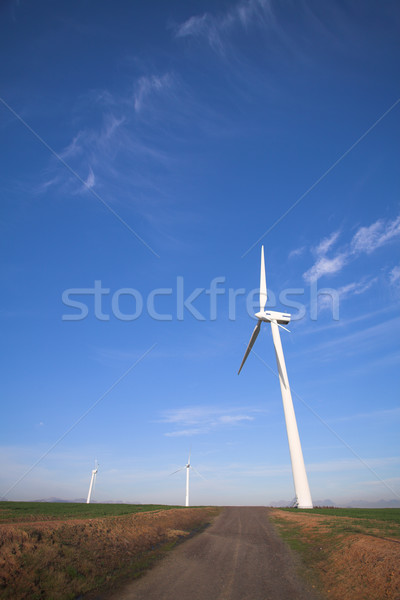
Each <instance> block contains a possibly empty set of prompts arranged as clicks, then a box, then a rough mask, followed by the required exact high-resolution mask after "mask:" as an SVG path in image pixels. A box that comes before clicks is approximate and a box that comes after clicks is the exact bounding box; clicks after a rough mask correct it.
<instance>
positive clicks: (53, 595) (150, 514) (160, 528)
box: [0, 502, 218, 600]
mask: <svg viewBox="0 0 400 600" xmlns="http://www.w3.org/2000/svg"><path fill="white" fill-rule="evenodd" d="M217 512H218V509H213V508H181V507H179V508H174V507H171V506H168V507H165V506H160V505H133V504H131V505H129V504H125V505H121V504H89V505H86V504H70V503H42V502H37V503H34V502H2V503H1V505H0V514H1V515H2V517H1V522H0V597H1V598H2V599H4V600H75V599H76V598H78V597H79V598H81V599H83V598H86V597H87V594H89V597H91V596H90V594H91V593H94V592H96V595H97V592H99V591H100V592H103V591H106V590H107V589H110V588H112V589H114V590H115V587H116V586H118V585H120V584H121V582H122V581H123V580H124V579H129V580H131V579H132V578H135V577H138V576H139V575H141V574H142V573H143V572H145V571H146V570H147V569H148V568H149V567H150V566H151V565H152V564H153V563H154V562H155V561H156V560H158V559H159V558H160V557H161V556H163V555H164V554H165V552H166V551H168V550H169V549H171V548H172V547H173V546H174V545H175V544H176V543H178V542H179V541H180V540H183V539H185V538H186V537H187V536H188V535H191V534H193V533H195V532H197V531H201V529H202V528H203V527H204V526H205V525H206V524H207V523H209V522H210V521H211V519H212V518H213V517H214V516H215V515H216V514H217ZM104 515H106V516H104Z"/></svg>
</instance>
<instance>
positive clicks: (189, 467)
mask: <svg viewBox="0 0 400 600" xmlns="http://www.w3.org/2000/svg"><path fill="white" fill-rule="evenodd" d="M190 454H191V453H190V452H189V459H188V461H187V463H186V465H185V466H184V467H181V468H180V469H177V470H176V471H174V472H173V473H170V475H175V473H179V471H183V469H186V496H185V506H189V477H190V469H193V471H195V473H197V475H199V476H200V477H202V478H203V479H204V477H203V475H200V473H199V472H198V470H197V469H195V468H194V467H193V465H191V464H190Z"/></svg>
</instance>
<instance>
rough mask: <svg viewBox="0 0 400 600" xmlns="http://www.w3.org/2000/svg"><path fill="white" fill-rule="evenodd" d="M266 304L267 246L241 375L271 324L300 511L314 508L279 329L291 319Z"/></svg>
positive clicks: (262, 247) (262, 261)
mask: <svg viewBox="0 0 400 600" xmlns="http://www.w3.org/2000/svg"><path fill="white" fill-rule="evenodd" d="M266 302H267V284H266V279H265V262H264V246H261V272H260V312H258V313H256V315H255V316H256V317H257V319H258V321H257V325H256V326H255V328H254V331H253V333H252V336H251V338H250V342H249V345H248V346H247V349H246V352H245V354H244V357H243V360H242V364H241V365H240V369H239V371H238V375H239V373H240V371H241V370H242V367H243V365H244V363H245V361H246V359H247V357H248V355H249V354H250V352H251V349H252V348H253V346H254V342H255V341H256V339H257V336H258V334H259V333H260V328H261V323H262V322H263V321H264V322H266V323H271V330H272V338H273V341H274V347H275V356H276V363H277V366H278V373H279V383H280V385H281V393H282V402H283V410H284V413H285V421H286V431H287V436H288V440H289V450H290V459H291V462H292V472H293V480H294V488H295V493H296V505H297V506H298V508H313V503H312V499H311V493H310V487H309V485H308V479H307V473H306V468H305V466H304V459H303V452H302V450H301V444H300V437H299V431H298V429H297V422H296V415H295V413H294V408H293V401H292V394H291V392H290V386H289V379H288V376H287V371H286V365H285V358H284V356H283V350H282V344H281V337H280V334H279V327H281V328H282V329H285V330H286V331H289V330H288V329H286V327H284V325H287V324H288V323H289V321H290V317H291V315H290V314H288V313H281V312H277V311H273V310H270V311H265V305H266Z"/></svg>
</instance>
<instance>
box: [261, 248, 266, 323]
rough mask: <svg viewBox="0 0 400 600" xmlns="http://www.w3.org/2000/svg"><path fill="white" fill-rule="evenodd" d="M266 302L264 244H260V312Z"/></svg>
mask: <svg viewBox="0 0 400 600" xmlns="http://www.w3.org/2000/svg"><path fill="white" fill-rule="evenodd" d="M266 303H267V281H266V279H265V260H264V246H261V272H260V312H261V311H263V310H264V308H265V305H266Z"/></svg>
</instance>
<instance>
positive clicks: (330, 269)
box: [303, 252, 348, 283]
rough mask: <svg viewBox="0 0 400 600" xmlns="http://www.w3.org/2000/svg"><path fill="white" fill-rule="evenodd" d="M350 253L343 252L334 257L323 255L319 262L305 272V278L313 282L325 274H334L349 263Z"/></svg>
mask: <svg viewBox="0 0 400 600" xmlns="http://www.w3.org/2000/svg"><path fill="white" fill-rule="evenodd" d="M347 259H348V254H347V253H346V252H342V253H341V254H338V255H337V256H335V257H334V258H327V257H326V256H322V257H321V258H319V259H318V260H317V262H316V263H315V264H314V265H313V266H312V267H311V268H310V269H308V271H306V272H305V273H304V274H303V277H304V279H305V280H306V281H307V282H309V283H311V282H312V281H315V280H316V279H318V278H319V277H322V276H323V275H328V274H329V275H333V274H334V273H338V272H339V271H341V270H342V269H343V267H344V266H345V264H346V263H347Z"/></svg>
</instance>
